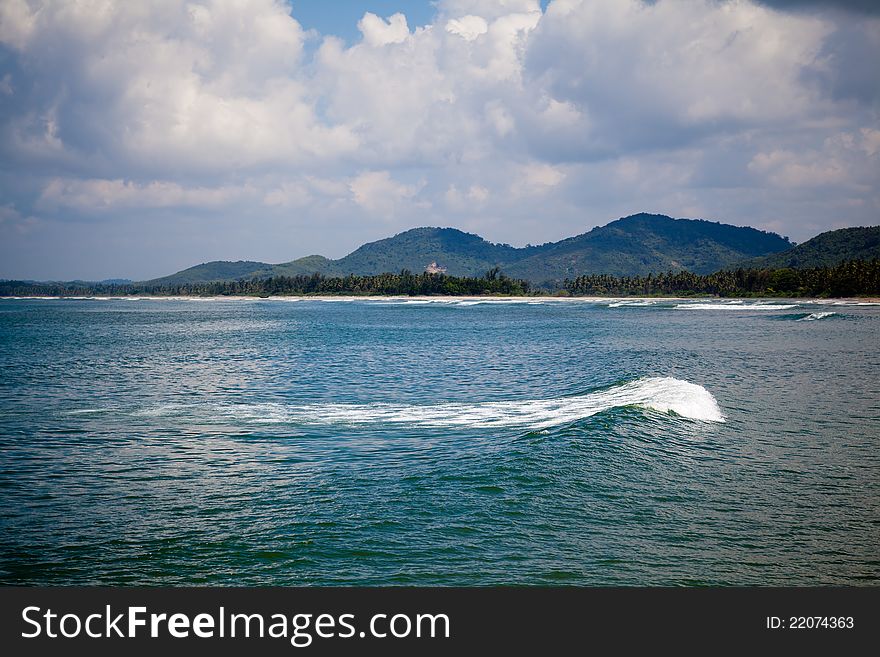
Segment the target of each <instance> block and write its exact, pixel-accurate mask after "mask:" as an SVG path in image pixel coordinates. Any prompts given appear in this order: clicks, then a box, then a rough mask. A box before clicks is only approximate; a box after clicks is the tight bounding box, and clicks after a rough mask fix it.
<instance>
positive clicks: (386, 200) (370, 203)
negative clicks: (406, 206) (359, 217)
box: [349, 171, 419, 219]
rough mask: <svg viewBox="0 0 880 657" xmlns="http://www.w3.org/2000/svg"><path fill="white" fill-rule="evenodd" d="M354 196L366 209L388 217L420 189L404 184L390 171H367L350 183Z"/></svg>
mask: <svg viewBox="0 0 880 657" xmlns="http://www.w3.org/2000/svg"><path fill="white" fill-rule="evenodd" d="M349 188H350V189H351V194H352V198H353V199H354V202H355V203H357V204H358V205H359V206H360V207H362V208H363V209H364V210H366V211H367V212H369V213H370V214H372V215H374V216H379V217H382V218H386V219H391V218H393V217H394V215H395V213H396V212H397V210H398V209H399V208H400V206H401V205H402V204H403V203H404V202H406V201H410V200H411V199H412V198H413V197H414V196H415V195H416V194H417V193H418V191H419V187H418V186H416V185H404V184H403V183H400V182H398V181H397V180H395V179H394V178H392V177H391V174H390V173H389V172H388V171H365V172H363V173H361V174H359V175H358V176H356V177H355V178H354V179H352V181H351V182H350V183H349Z"/></svg>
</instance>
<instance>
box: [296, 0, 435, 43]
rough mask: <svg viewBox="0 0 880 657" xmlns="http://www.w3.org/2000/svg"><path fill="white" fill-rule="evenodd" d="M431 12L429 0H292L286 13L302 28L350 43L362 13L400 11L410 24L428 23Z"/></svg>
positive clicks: (356, 37) (356, 38) (387, 14)
mask: <svg viewBox="0 0 880 657" xmlns="http://www.w3.org/2000/svg"><path fill="white" fill-rule="evenodd" d="M434 11H435V9H434V6H433V4H432V3H431V2H428V1H424V2H421V1H419V0H410V1H407V0H373V1H366V2H364V1H362V0H332V2H328V0H323V1H322V0H293V1H292V2H291V11H290V13H291V14H292V15H293V16H294V18H296V19H297V20H298V21H299V22H300V23H301V24H302V26H303V27H304V28H306V29H314V30H316V31H317V32H319V33H320V34H334V35H336V36H339V37H341V38H343V39H345V40H346V41H348V42H349V43H353V42H355V41H357V40H358V39H360V35H361V33H360V31H359V30H358V28H357V23H358V21H359V20H360V19H361V18H362V17H363V15H364V14H365V13H366V12H371V13H373V14H376V15H377V16H391V15H392V14H397V13H403V14H405V15H406V17H407V21H408V22H409V24H410V26H412V27H414V26H416V25H427V24H428V23H430V22H431V18H432V17H433V16H434Z"/></svg>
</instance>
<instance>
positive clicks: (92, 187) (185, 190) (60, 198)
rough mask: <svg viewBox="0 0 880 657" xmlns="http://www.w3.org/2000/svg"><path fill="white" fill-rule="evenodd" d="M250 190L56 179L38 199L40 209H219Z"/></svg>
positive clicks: (171, 183) (85, 210)
mask: <svg viewBox="0 0 880 657" xmlns="http://www.w3.org/2000/svg"><path fill="white" fill-rule="evenodd" d="M253 193H254V189H253V188H252V187H250V186H247V185H243V186H228V187H214V188H206V187H183V186H181V185H179V184H177V183H174V182H168V181H161V180H156V181H153V182H150V183H147V184H139V183H135V182H132V181H130V180H118V179H117V180H104V179H88V180H77V179H66V180H65V179H61V178H55V179H54V180H52V181H51V182H49V184H48V185H46V187H45V189H43V192H42V194H41V195H40V203H41V205H42V207H44V208H45V207H48V208H53V207H62V208H73V209H76V210H80V211H84V212H89V211H99V212H100V211H104V210H119V209H126V208H181V207H183V208H194V209H202V208H221V207H225V206H228V205H229V204H230V203H232V202H234V201H238V200H240V199H241V198H242V197H244V196H248V195H252V194H253Z"/></svg>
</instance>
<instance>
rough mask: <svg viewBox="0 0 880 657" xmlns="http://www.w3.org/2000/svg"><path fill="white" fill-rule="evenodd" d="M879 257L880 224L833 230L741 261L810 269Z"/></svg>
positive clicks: (760, 265)
mask: <svg viewBox="0 0 880 657" xmlns="http://www.w3.org/2000/svg"><path fill="white" fill-rule="evenodd" d="M875 258H880V226H870V227H867V228H841V229H840V230H829V231H828V232H827V233H821V234H820V235H816V237H814V238H813V239H810V240H807V241H806V242H804V243H803V244H798V245H797V246H796V247H794V248H792V249H789V250H788V251H783V252H782V253H775V254H773V255H770V256H764V257H762V258H752V259H749V260H746V261H744V262H741V263H738V264H739V265H740V266H742V267H743V268H755V269H761V268H766V269H779V268H782V267H790V268H793V269H807V268H811V267H832V266H834V265H838V264H840V263H841V262H844V261H846V260H873V259H875Z"/></svg>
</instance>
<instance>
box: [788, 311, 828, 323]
mask: <svg viewBox="0 0 880 657" xmlns="http://www.w3.org/2000/svg"><path fill="white" fill-rule="evenodd" d="M836 314H837V313H834V312H824V313H810V314H809V315H807V316H806V317H801V318H800V319H797V320H795V321H798V322H815V321H816V320H818V319H825V318H826V317H831V316H832V315H836Z"/></svg>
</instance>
